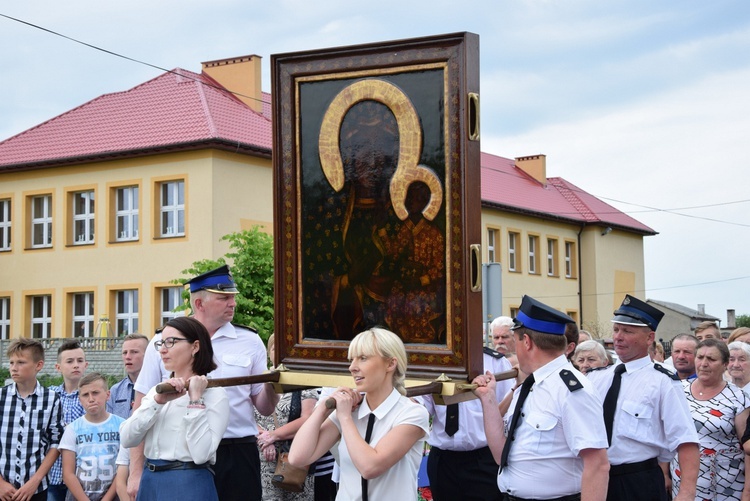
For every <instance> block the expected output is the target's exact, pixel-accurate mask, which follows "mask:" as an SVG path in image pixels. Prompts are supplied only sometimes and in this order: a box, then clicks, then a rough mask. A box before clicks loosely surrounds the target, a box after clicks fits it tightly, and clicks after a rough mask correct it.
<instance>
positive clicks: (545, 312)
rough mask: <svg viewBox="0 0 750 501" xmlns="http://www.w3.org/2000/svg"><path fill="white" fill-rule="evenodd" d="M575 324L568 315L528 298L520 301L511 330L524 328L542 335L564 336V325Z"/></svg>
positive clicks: (525, 297)
mask: <svg viewBox="0 0 750 501" xmlns="http://www.w3.org/2000/svg"><path fill="white" fill-rule="evenodd" d="M569 323H575V320H573V319H572V318H570V317H569V316H568V315H566V314H564V313H562V312H560V311H557V310H556V309H554V308H552V307H551V306H547V305H546V304H544V303H540V302H539V301H537V300H536V299H534V298H533V297H530V296H524V297H523V299H521V306H520V308H518V314H517V315H516V318H514V319H513V330H515V329H520V328H522V327H525V328H527V329H531V330H533V331H536V332H542V333H544V334H556V335H559V336H562V335H565V325H566V324H569Z"/></svg>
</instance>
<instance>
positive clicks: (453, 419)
mask: <svg viewBox="0 0 750 501" xmlns="http://www.w3.org/2000/svg"><path fill="white" fill-rule="evenodd" d="M457 431H458V404H450V405H448V408H447V409H446V410H445V433H447V434H448V436H449V437H452V436H453V435H455V434H456V432H457Z"/></svg>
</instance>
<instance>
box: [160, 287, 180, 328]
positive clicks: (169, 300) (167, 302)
mask: <svg viewBox="0 0 750 501" xmlns="http://www.w3.org/2000/svg"><path fill="white" fill-rule="evenodd" d="M182 291H183V288H182V287H164V288H163V289H161V290H160V305H161V314H160V316H161V325H164V324H166V323H167V322H169V321H170V320H171V319H173V318H175V317H181V316H183V315H184V314H185V313H184V312H182V311H177V312H176V311H173V310H174V309H175V308H177V307H178V306H180V305H181V304H182Z"/></svg>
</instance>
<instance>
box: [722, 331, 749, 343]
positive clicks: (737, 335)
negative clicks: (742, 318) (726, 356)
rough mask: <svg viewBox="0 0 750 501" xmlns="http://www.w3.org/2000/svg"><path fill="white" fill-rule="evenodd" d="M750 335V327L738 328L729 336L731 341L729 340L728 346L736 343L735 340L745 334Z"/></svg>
mask: <svg viewBox="0 0 750 501" xmlns="http://www.w3.org/2000/svg"><path fill="white" fill-rule="evenodd" d="M748 333H750V327H737V328H736V329H734V330H733V331H732V333H731V334H729V339H727V344H729V343H732V342H734V340H735V339H737V338H738V337H740V336H744V335H745V334H748Z"/></svg>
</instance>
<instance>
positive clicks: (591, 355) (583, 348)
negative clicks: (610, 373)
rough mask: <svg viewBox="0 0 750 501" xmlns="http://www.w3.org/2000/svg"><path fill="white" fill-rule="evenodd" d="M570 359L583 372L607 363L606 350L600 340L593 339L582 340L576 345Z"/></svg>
mask: <svg viewBox="0 0 750 501" xmlns="http://www.w3.org/2000/svg"><path fill="white" fill-rule="evenodd" d="M572 361H573V363H574V364H575V365H576V367H578V370H579V371H581V372H583V373H584V374H586V373H587V372H588V371H590V370H591V369H595V368H597V367H606V366H607V365H608V363H609V360H608V359H607V350H605V349H604V346H602V344H601V343H600V342H598V341H594V340H593V339H589V340H588V341H584V342H582V343H581V344H579V345H578V346H577V347H576V351H575V353H574V354H573V359H572Z"/></svg>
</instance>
